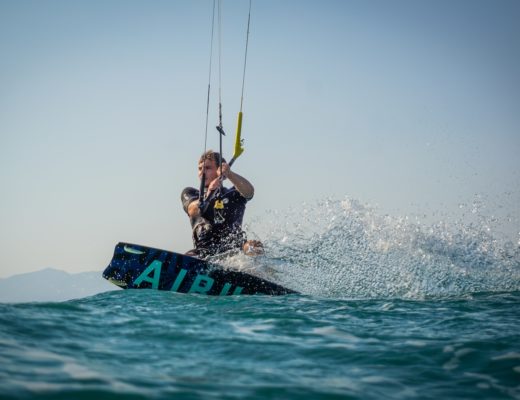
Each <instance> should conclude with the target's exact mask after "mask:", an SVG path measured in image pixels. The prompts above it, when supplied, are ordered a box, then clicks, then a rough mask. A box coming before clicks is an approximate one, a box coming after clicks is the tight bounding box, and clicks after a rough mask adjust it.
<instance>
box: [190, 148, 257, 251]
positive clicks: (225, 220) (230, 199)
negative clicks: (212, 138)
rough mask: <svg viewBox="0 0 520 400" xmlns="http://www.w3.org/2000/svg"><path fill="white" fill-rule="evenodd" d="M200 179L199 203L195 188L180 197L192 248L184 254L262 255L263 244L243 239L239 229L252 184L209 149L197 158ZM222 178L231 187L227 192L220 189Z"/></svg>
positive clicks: (244, 236)
mask: <svg viewBox="0 0 520 400" xmlns="http://www.w3.org/2000/svg"><path fill="white" fill-rule="evenodd" d="M220 164H221V168H219V165H220ZM199 179H201V180H204V194H203V201H202V204H201V202H200V200H199V197H200V196H199V194H200V192H199V190H197V189H195V188H192V187H187V188H185V189H184V190H183V191H182V194H181V201H182V205H183V208H184V211H185V212H186V213H187V214H188V216H189V218H190V223H191V227H192V230H193V244H194V246H195V248H194V249H193V250H190V251H188V252H187V253H186V254H187V255H191V256H197V257H207V256H212V255H217V254H221V253H224V252H228V251H233V250H242V251H244V253H246V254H248V255H259V254H263V246H262V243H260V242H259V241H256V240H246V234H245V232H244V231H243V230H242V220H243V217H244V212H245V208H246V203H247V202H248V201H249V200H251V199H252V198H253V195H254V191H255V189H254V187H253V185H252V184H251V183H250V182H249V181H248V180H247V179H246V178H244V177H243V176H240V175H239V174H237V173H236V172H233V171H231V168H230V166H229V165H228V164H227V163H226V161H225V160H224V159H223V158H222V159H221V156H220V153H218V152H214V151H212V150H209V151H207V152H206V153H204V154H203V155H202V156H201V157H200V159H199ZM225 179H229V181H230V182H231V183H232V184H233V185H234V186H233V187H231V188H229V189H228V188H225V187H224V186H222V181H223V180H225Z"/></svg>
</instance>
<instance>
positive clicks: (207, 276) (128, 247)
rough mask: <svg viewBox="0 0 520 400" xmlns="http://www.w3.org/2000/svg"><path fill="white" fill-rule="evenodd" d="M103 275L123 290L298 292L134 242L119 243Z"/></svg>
mask: <svg viewBox="0 0 520 400" xmlns="http://www.w3.org/2000/svg"><path fill="white" fill-rule="evenodd" d="M103 277H104V278H105V279H107V280H108V281H110V282H112V283H114V284H115V285H117V286H120V287H122V288H123V289H157V290H168V291H172V292H179V293H200V294H207V295H213V296H229V295H233V294H268V295H283V294H291V293H297V292H295V291H293V290H290V289H287V288H285V287H283V286H280V285H277V284H276V283H273V282H269V281H266V280H264V279H261V278H259V277H256V276H253V275H250V274H247V273H244V272H240V271H233V270H227V269H224V268H223V267H222V266H220V265H218V264H215V263H211V262H208V261H204V260H200V259H198V258H195V257H190V256H187V255H184V254H179V253H173V252H170V251H166V250H159V249H153V248H150V247H145V246H141V245H136V244H130V243H118V244H117V246H116V248H115V251H114V257H113V258H112V261H111V262H110V265H109V266H108V267H107V268H106V269H105V271H104V272H103Z"/></svg>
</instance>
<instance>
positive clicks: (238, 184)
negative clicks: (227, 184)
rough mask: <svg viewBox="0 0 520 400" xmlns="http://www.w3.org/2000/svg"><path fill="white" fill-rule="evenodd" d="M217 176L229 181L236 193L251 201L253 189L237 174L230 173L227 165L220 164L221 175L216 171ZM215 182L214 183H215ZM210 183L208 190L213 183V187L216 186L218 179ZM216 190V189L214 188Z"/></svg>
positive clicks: (249, 183)
mask: <svg viewBox="0 0 520 400" xmlns="http://www.w3.org/2000/svg"><path fill="white" fill-rule="evenodd" d="M217 172H218V173H219V176H220V175H222V176H224V178H227V179H229V180H230V181H231V183H232V184H233V185H234V186H235V188H236V190H237V191H238V193H240V194H241V195H242V197H244V198H246V199H247V200H251V199H252V198H253V196H254V194H255V188H254V186H253V185H252V184H251V182H249V181H248V180H247V179H246V178H244V177H243V176H241V175H239V174H237V173H236V172H233V171H231V168H230V167H229V165H228V164H227V163H222V173H220V171H217ZM215 181H216V182H215ZM215 181H213V182H211V184H210V186H209V189H210V190H212V187H211V186H212V185H213V183H214V182H215V185H216V186H218V178H217V179H216V180H215ZM215 188H216V187H215Z"/></svg>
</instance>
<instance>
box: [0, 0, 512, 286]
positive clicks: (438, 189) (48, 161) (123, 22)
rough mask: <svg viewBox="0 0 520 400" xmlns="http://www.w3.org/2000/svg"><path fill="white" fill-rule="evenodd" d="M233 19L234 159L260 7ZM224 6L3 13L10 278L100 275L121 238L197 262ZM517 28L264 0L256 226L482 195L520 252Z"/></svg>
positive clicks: (401, 11) (257, 47)
mask: <svg viewBox="0 0 520 400" xmlns="http://www.w3.org/2000/svg"><path fill="white" fill-rule="evenodd" d="M222 7H223V8H222V12H223V33H222V35H223V50H222V63H223V76H222V81H223V87H222V90H223V106H224V127H225V128H226V130H227V131H228V133H229V137H228V138H227V140H226V142H225V146H226V147H225V149H226V150H225V152H227V154H228V155H229V153H230V152H231V149H232V136H233V132H234V129H235V119H236V113H237V111H238V109H239V103H240V84H241V69H242V57H243V47H244V41H245V30H246V22H247V10H248V1H247V0H240V1H239V0H224V1H223V6H222ZM211 10H212V1H211V0H196V1H195V0H186V1H180V0H179V1H144V0H143V1H128V0H124V1H122V0H121V1H116V0H112V1H97V0H89V1H86V0H85V1H77V0H63V1H62V0H53V1H49V0H47V1H46V0H38V1H30V0H26V1H17V0H0V185H1V197H0V243H1V252H0V277H4V276H9V275H12V274H14V273H18V272H28V271H33V270H37V269H41V268H43V267H56V268H60V269H63V270H66V271H70V272H78V271H84V270H94V269H100V270H101V269H102V268H103V267H105V266H106V264H107V263H108V261H109V259H110V257H111V255H112V251H113V246H114V245H115V244H116V243H117V242H118V241H130V242H135V243H141V244H145V245H150V246H155V247H162V248H167V249H171V250H177V251H184V250H187V249H188V248H190V246H191V237H190V235H191V232H190V227H189V223H188V220H187V218H186V216H185V214H184V213H183V211H182V209H181V206H180V201H179V195H180V192H181V190H182V188H183V187H185V186H194V185H196V184H197V177H196V160H197V158H198V156H199V154H200V153H201V152H202V148H203V141H204V138H203V135H204V120H205V107H206V90H207V84H208V63H209V42H210V22H211ZM518 21H520V2H518V1H516V0H510V1H508V0H499V1H495V0H487V1H479V0H471V1H470V0H467V1H461V0H453V1H447V0H445V1H412V0H396V1H370V0H369V1H361V0H360V1H347V0H345V1H331V0H329V1H302V0H292V1H289V0H288V1H275V0H254V1H253V9H252V21H251V36H250V48H249V59H248V70H247V76H246V93H245V95H246V96H245V102H244V127H243V134H244V138H245V147H246V152H245V153H244V155H243V156H242V157H241V158H240V159H239V160H238V161H237V163H236V164H235V170H236V171H237V172H239V173H241V174H242V175H244V176H246V177H248V178H249V179H250V180H251V181H252V182H253V183H254V185H255V187H256V190H257V193H256V196H255V199H254V200H253V202H251V203H250V205H249V206H248V214H247V215H246V221H247V220H248V218H252V217H255V218H257V219H258V218H259V219H261V218H262V215H263V214H264V213H265V212H266V210H273V209H275V210H280V211H283V210H284V209H288V208H297V207H298V206H299V204H301V203H302V202H303V201H306V202H313V201H316V200H320V199H324V198H326V197H337V198H341V197H343V196H350V197H352V198H354V199H358V200H360V201H361V202H369V203H371V204H377V205H378V206H379V207H380V210H381V213H393V214H397V215H408V214H409V213H417V212H419V213H423V214H426V215H430V216H432V217H435V215H437V214H438V213H439V212H443V213H444V212H450V211H451V210H455V211H456V210H458V206H459V204H461V203H470V202H471V201H472V200H473V199H474V197H475V195H479V196H481V197H482V198H483V199H484V200H485V202H486V205H487V211H488V212H489V213H490V214H497V215H499V219H500V223H502V222H503V225H504V230H505V231H507V232H508V233H509V234H510V235H511V239H512V240H514V241H515V243H517V242H518V239H519V237H518V235H519V233H518V232H519V228H520V226H519V221H520V209H519V208H520V206H519V205H520V176H519V174H520V157H519V154H520V74H519V72H518V71H520V40H519V38H520V24H519V23H518ZM214 72H216V69H214ZM216 87H217V82H216V81H214V82H213V97H212V104H211V108H212V112H211V115H210V131H209V144H210V147H213V148H216V147H217V134H216V131H215V130H214V129H213V126H215V125H216V122H217V116H216V109H217V104H216V96H217V91H216ZM225 155H226V154H225ZM455 211H454V212H455ZM508 219H509V220H508Z"/></svg>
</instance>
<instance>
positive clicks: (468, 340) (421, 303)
mask: <svg viewBox="0 0 520 400" xmlns="http://www.w3.org/2000/svg"><path fill="white" fill-rule="evenodd" d="M519 305H520V293H519V292H513V293H488V294H475V295H467V296H464V297H463V298H454V299H433V300H342V299H330V298H318V297H312V296H302V295H293V296H284V297H283V296H282V297H267V296H249V297H248V296H237V297H226V298H216V297H204V296H198V295H182V294H174V293H165V292H155V291H148V290H142V291H141V290H136V291H117V292H109V293H103V294H99V295H96V296H94V297H90V298H85V299H80V300H73V301H68V302H64V303H27V304H14V305H5V304H4V305H1V306H0V310H1V311H0V319H1V321H0V389H1V391H0V393H1V398H2V399H6V398H48V399H81V398H84V399H98V400H101V399H119V398H120V399H140V398H142V399H146V398H164V399H166V398H185V399H197V398H200V399H203V398H222V399H224V398H284V399H300V398H307V399H316V398H330V399H334V398H354V399H380V398H399V399H401V398H422V399H426V398H430V399H438V398H466V399H476V398H484V399H490V398H493V399H500V398H504V399H505V398H520V329H519V327H520V322H519V321H520V308H519Z"/></svg>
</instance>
